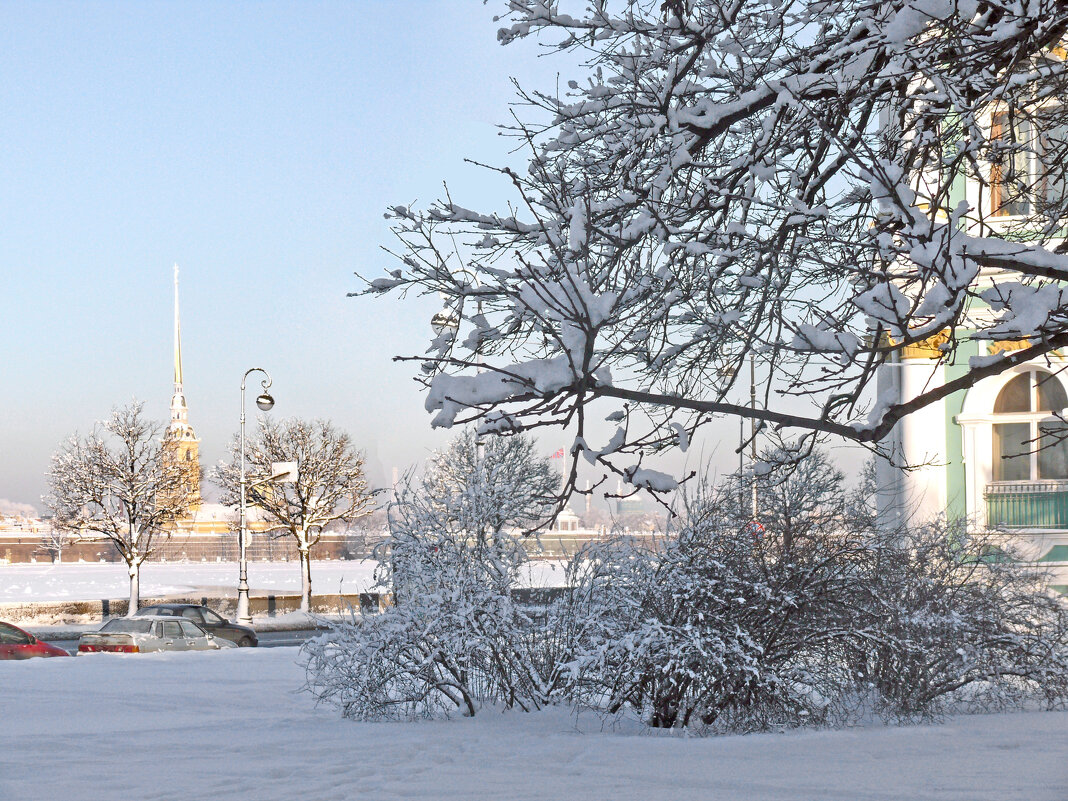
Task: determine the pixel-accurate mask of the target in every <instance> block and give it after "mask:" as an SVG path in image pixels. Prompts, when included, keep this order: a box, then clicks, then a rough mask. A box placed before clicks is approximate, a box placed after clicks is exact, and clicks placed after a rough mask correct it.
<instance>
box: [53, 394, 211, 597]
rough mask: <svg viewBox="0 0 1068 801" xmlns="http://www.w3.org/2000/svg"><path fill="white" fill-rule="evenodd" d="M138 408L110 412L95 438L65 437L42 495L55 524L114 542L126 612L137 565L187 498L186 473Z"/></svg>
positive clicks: (136, 586) (136, 584) (135, 588)
mask: <svg viewBox="0 0 1068 801" xmlns="http://www.w3.org/2000/svg"><path fill="white" fill-rule="evenodd" d="M143 406H144V404H142V403H136V402H135V403H132V404H130V405H128V406H124V407H122V408H119V409H116V410H115V411H114V412H112V415H111V417H110V418H109V419H108V420H106V421H104V422H102V423H100V424H98V426H97V430H96V431H94V433H92V434H90V435H88V436H86V437H85V438H84V439H80V438H78V437H77V436H72V437H71V438H70V439H69V440H68V441H67V442H66V443H65V444H64V445H63V446H62V447H61V448H60V450H59V451H58V452H57V453H55V454H53V456H52V462H51V465H50V467H49V470H48V486H49V494H48V495H47V496H45V498H44V502H45V504H46V505H47V506H48V508H49V509H50V510H51V511H52V513H53V515H54V524H55V525H56V526H57V527H59V528H62V529H65V530H67V531H71V532H73V533H74V534H77V535H82V536H86V535H88V536H92V535H95V536H100V537H104V538H106V539H108V540H110V541H111V542H112V543H113V544H114V546H115V549H116V550H117V551H118V552H119V556H121V557H122V559H123V561H124V562H125V563H126V566H127V568H128V571H129V574H130V605H129V609H128V611H127V614H130V615H132V614H134V613H135V612H136V611H137V608H138V604H139V601H140V571H141V565H142V563H143V562H144V561H145V560H146V559H147V558H148V557H149V556H150V555H151V554H152V551H153V548H154V546H155V545H156V543H157V542H158V541H159V539H160V538H161V537H165V536H167V526H168V525H169V524H171V523H173V522H174V521H175V520H176V519H178V518H180V517H182V516H183V515H184V514H186V512H187V510H188V507H189V503H190V501H191V499H192V497H193V488H192V486H191V485H190V483H189V481H188V473H187V471H186V470H185V469H184V467H183V466H182V465H181V464H179V463H177V462H176V461H175V460H174V459H173V458H171V456H170V453H169V447H170V446H169V445H168V443H167V441H166V440H164V439H163V438H162V432H163V430H162V428H161V426H160V424H159V423H156V422H153V421H151V420H146V419H145V417H144V415H143Z"/></svg>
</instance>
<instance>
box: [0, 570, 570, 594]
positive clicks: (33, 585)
mask: <svg viewBox="0 0 1068 801" xmlns="http://www.w3.org/2000/svg"><path fill="white" fill-rule="evenodd" d="M374 568H375V563H374V562H372V561H352V562H337V561H332V562H325V561H324V562H313V563H312V588H313V590H314V591H315V593H316V594H332V593H338V592H340V593H354V592H363V591H365V590H367V589H368V588H369V587H370V586H371V585H372V584H373V583H374V579H373V572H374ZM530 569H531V573H530V576H529V579H528V581H527V582H525V583H527V584H528V585H529V586H549V585H552V584H559V583H560V581H561V578H560V576H561V575H562V571H561V570H560V569H559V566H558V565H557V564H556V563H553V562H534V563H532V564H531V566H530ZM237 575H238V569H237V564H236V563H235V562H184V563H167V564H160V563H157V562H147V563H145V564H144V565H142V567H141V596H142V597H143V598H153V597H158V596H161V595H174V594H190V595H209V596H211V595H215V594H216V593H217V591H219V590H221V591H223V592H226V593H229V592H231V591H233V592H236V589H234V588H235V587H236V586H237ZM248 580H249V585H250V587H251V588H252V593H253V594H254V595H255V594H258V593H261V592H274V593H279V594H280V593H287V592H289V593H292V592H300V567H299V565H298V564H297V563H296V562H250V563H249V566H248ZM129 581H130V580H129V576H128V575H127V573H126V566H125V565H123V564H121V563H120V564H112V563H108V564H97V563H88V562H81V563H79V562H73V563H70V564H59V565H52V564H11V565H0V603H5V602H15V603H18V602H25V601H96V600H100V599H101V598H125V597H128V596H129V593H130V583H129Z"/></svg>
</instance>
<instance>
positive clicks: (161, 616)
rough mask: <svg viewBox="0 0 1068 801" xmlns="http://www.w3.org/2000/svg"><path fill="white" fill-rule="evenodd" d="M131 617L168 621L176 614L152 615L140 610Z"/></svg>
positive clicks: (194, 622)
mask: <svg viewBox="0 0 1068 801" xmlns="http://www.w3.org/2000/svg"><path fill="white" fill-rule="evenodd" d="M130 617H136V618H138V619H140V620H167V621H172V620H174V615H151V614H150V615H142V614H141V613H140V612H138V613H137V614H135V615H130ZM111 619H112V620H116V619H119V620H121V619H122V618H111ZM182 619H183V620H187V619H186V618H182ZM188 622H189V623H192V624H193V625H196V621H195V620H188Z"/></svg>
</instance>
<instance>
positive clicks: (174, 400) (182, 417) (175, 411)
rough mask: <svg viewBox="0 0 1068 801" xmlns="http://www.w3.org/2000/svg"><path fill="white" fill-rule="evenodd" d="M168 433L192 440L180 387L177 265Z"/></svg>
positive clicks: (180, 335) (180, 341)
mask: <svg viewBox="0 0 1068 801" xmlns="http://www.w3.org/2000/svg"><path fill="white" fill-rule="evenodd" d="M170 431H171V433H172V435H173V436H175V437H176V438H178V439H182V438H185V439H193V438H194V437H193V429H192V428H190V426H189V410H188V409H187V408H186V405H185V389H184V388H183V387H182V323H181V320H180V319H179V317H178V265H177V264H176V265H174V395H173V396H172V397H171V424H170Z"/></svg>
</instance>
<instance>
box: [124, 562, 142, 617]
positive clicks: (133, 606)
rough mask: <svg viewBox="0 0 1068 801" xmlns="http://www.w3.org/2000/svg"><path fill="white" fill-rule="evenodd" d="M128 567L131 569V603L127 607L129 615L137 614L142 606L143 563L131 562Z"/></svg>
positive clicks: (127, 614)
mask: <svg viewBox="0 0 1068 801" xmlns="http://www.w3.org/2000/svg"><path fill="white" fill-rule="evenodd" d="M128 567H129V569H130V605H129V607H127V609H126V616H127V617H129V616H130V615H133V614H136V613H137V610H138V608H139V607H140V606H141V564H140V562H131V563H130V564H129V565H128Z"/></svg>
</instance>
